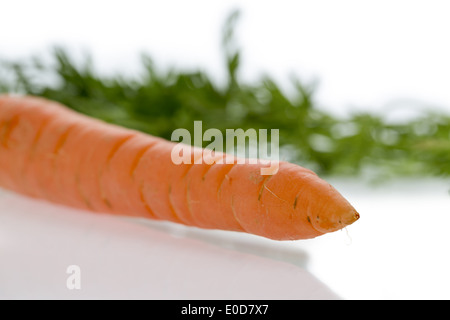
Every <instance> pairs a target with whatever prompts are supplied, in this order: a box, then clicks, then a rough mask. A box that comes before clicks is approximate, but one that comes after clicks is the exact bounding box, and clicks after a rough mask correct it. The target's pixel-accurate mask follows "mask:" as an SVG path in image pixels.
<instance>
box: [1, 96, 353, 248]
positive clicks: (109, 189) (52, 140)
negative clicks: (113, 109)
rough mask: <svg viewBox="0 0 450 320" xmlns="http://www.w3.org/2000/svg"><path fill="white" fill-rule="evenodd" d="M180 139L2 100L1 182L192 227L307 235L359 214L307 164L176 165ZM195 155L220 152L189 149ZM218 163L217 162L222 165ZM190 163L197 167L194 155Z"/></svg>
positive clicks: (79, 204)
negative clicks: (272, 169)
mask: <svg viewBox="0 0 450 320" xmlns="http://www.w3.org/2000/svg"><path fill="white" fill-rule="evenodd" d="M174 145H175V143H173V142H170V141H167V140H164V139H162V138H158V137H154V136H150V135H148V134H144V133H142V132H138V131H134V130H130V129H126V128H123V127H119V126H116V125H112V124H107V123H105V122H102V121H100V120H98V119H94V118H90V117H87V116H84V115H81V114H79V113H76V112H75V111H73V110H70V109H69V108H67V107H65V106H63V105H61V104H59V103H56V102H53V101H49V100H46V99H43V98H38V97H31V96H25V97H19V96H9V95H3V96H0V187H3V188H6V189H9V190H12V191H15V192H18V193H21V194H24V195H27V196H30V197H35V198H39V199H44V200H48V201H51V202H54V203H59V204H63V205H67V206H72V207H76V208H81V209H85V210H90V211H94V212H104V213H110V214H117V215H125V216H137V217H144V218H149V219H159V220H167V221H171V222H175V223H180V224H184V225H188V226H195V227H199V228H207V229H221V230H230V231H240V232H247V233H251V234H255V235H259V236H263V237H266V238H270V239H274V240H297V239H308V238H314V237H316V236H319V235H322V234H325V233H328V232H333V231H336V230H339V229H342V228H344V227H346V226H347V225H350V224H352V223H353V222H355V221H356V220H357V219H358V218H359V214H358V213H357V212H356V210H355V209H354V208H353V207H352V206H351V204H350V203H349V202H348V201H347V200H346V199H345V198H344V197H343V196H342V195H341V194H340V193H339V192H338V191H336V190H335V189H334V188H333V187H332V186H331V185H330V184H328V183H327V182H326V181H324V180H322V179H321V178H319V177H318V176H317V175H316V174H315V173H314V172H312V171H310V170H308V169H305V168H303V167H301V166H298V165H295V164H291V163H287V162H280V163H279V169H278V172H277V173H276V174H275V175H272V176H263V175H261V174H260V169H261V168H262V167H264V165H263V164H261V163H258V164H248V163H247V164H237V163H236V162H234V163H229V162H228V161H226V162H224V161H220V159H222V160H223V158H224V157H229V156H228V155H226V154H220V153H216V154H215V155H214V157H215V161H214V162H213V163H212V164H207V163H211V162H209V161H208V162H207V163H205V162H204V163H202V164H179V165H177V164H174V163H173V162H172V161H171V151H172V148H173V147H174ZM186 148H187V149H189V150H193V152H192V153H191V156H192V157H193V159H196V158H197V157H201V156H205V157H213V155H211V153H210V152H208V153H205V152H204V151H205V150H204V149H200V148H191V147H190V146H186ZM217 160H219V161H217ZM191 163H194V161H192V162H191Z"/></svg>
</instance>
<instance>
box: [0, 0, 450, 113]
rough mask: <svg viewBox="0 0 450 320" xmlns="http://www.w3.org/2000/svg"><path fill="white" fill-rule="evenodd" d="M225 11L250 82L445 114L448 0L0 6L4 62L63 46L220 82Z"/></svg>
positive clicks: (130, 65) (384, 109) (121, 65)
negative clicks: (237, 15)
mask: <svg viewBox="0 0 450 320" xmlns="http://www.w3.org/2000/svg"><path fill="white" fill-rule="evenodd" d="M233 8H240V9H241V10H242V19H241V21H240V22H239V24H238V29H237V33H238V40H239V45H240V46H241V47H242V48H243V56H242V64H243V68H242V70H241V75H242V76H243V77H244V78H246V79H254V78H256V77H259V76H260V75H261V74H263V73H269V74H271V75H273V76H275V78H276V79H278V80H280V81H282V82H283V84H286V83H288V82H289V80H288V78H289V75H290V74H295V75H297V76H299V77H301V78H302V79H305V80H308V81H309V80H312V79H315V78H317V79H318V80H319V89H318V92H317V93H318V95H317V96H315V98H316V99H317V100H318V102H319V104H320V105H323V106H324V107H325V108H327V109H330V110H333V111H335V112H337V113H339V114H342V113H344V114H346V112H347V111H349V110H353V109H363V110H367V109H369V110H372V111H375V110H376V111H379V112H381V113H382V114H383V115H385V114H386V113H389V115H391V113H392V105H391V104H390V103H391V102H392V101H398V100H405V99H406V100H407V101H408V102H407V103H404V104H403V105H402V106H403V108H402V109H401V110H399V111H396V117H404V116H406V115H407V114H409V115H411V113H412V114H414V113H415V111H414V109H415V108H416V107H415V106H416V104H415V102H414V101H418V102H419V103H425V106H426V107H427V108H428V107H439V108H441V109H446V110H447V111H448V110H450V90H448V83H450V59H448V57H449V56H450V41H448V39H449V30H450V19H448V13H449V12H450V2H449V1H446V0H433V1H426V0H396V1H390V0H378V1H370V2H367V1H359V0H341V1H334V0H316V1H304V0H300V1H286V0H281V1H254V0H215V1H209V0H191V1H183V0H166V1H148V0H126V1H125V0H115V1H107V0H96V1H89V0H77V1H74V0H66V1H64V2H62V1H57V0H41V1H33V0H15V1H4V2H3V3H2V12H4V13H5V14H3V15H2V18H1V19H0V30H4V32H1V33H0V44H1V47H0V56H7V57H25V56H29V55H30V54H36V53H43V52H47V49H48V48H49V47H50V46H51V45H54V44H64V45H67V46H69V47H70V48H71V49H73V52H74V53H80V52H85V51H89V52H93V54H94V59H95V62H96V65H97V66H99V68H100V69H101V71H102V72H106V73H115V72H121V73H132V74H133V73H134V72H135V71H136V70H137V68H138V65H139V64H138V61H139V53H140V52H142V51H145V52H148V53H150V54H151V56H152V57H154V58H155V62H156V63H157V65H158V66H159V67H161V68H166V67H168V66H171V65H176V66H179V67H187V68H202V69H206V70H207V71H209V72H210V73H211V74H212V75H213V77H214V78H217V79H219V80H223V77H224V75H225V68H224V65H223V59H222V54H221V52H220V37H221V29H222V25H223V22H224V20H225V18H226V16H227V15H228V14H229V13H230V12H231V10H232V9H233ZM286 87H287V85H286ZM411 101H412V102H411ZM411 109H412V110H411Z"/></svg>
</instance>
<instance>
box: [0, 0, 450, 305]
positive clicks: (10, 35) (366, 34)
mask: <svg viewBox="0 0 450 320" xmlns="http://www.w3.org/2000/svg"><path fill="white" fill-rule="evenodd" d="M234 8H241V9H242V19H241V20H240V22H239V23H238V40H239V43H240V45H241V47H242V48H243V59H242V64H243V66H242V73H241V76H242V78H243V79H245V80H248V81H252V80H255V79H258V78H259V77H260V76H261V75H262V74H265V73H268V74H270V75H272V76H274V77H275V78H276V79H278V80H279V81H280V82H281V83H283V85H284V86H285V88H286V90H289V85H288V83H289V81H288V78H289V76H290V75H291V74H294V75H297V76H298V77H300V78H301V79H304V80H305V81H306V82H309V81H315V80H316V79H317V80H318V91H317V95H316V100H317V102H318V104H319V105H320V106H321V107H322V108H326V109H328V110H332V111H333V112H336V113H337V114H339V115H346V114H348V112H351V111H353V110H355V109H359V110H369V111H371V112H377V113H380V114H383V115H385V116H390V115H391V113H392V112H393V109H392V105H400V106H401V107H402V108H401V110H400V111H398V110H394V111H395V112H397V113H398V114H397V115H396V116H397V119H401V118H402V117H406V116H409V115H412V114H415V112H416V111H417V108H419V109H421V108H426V109H440V110H446V111H449V110H450V90H449V84H450V59H449V58H448V57H450V41H448V39H449V38H450V37H449V33H450V19H448V17H449V15H450V4H449V3H448V1H437V0H433V1H399V0H395V1H384V0H382V1H356V0H355V1H349V0H344V1H324V0H319V1H249V0H244V1H206V0H205V1H200V0H194V1H175V0H169V1H158V2H157V1H136V0H128V1H100V0H97V1H85V0H82V1H80V0H78V1H49V0H45V1H24V0H18V1H17V0H16V1H4V2H2V4H1V17H2V18H1V19H0V30H1V32H0V56H1V57H8V58H20V57H27V56H29V55H32V54H36V53H37V54H46V53H47V52H48V49H49V48H50V46H52V45H54V44H65V45H67V46H68V47H69V48H71V49H72V50H73V52H75V53H77V52H78V54H79V53H81V52H83V50H84V51H89V52H91V53H93V54H94V60H95V62H96V65H97V66H98V68H99V70H100V71H101V72H104V73H117V72H121V73H122V72H125V73H130V74H136V73H137V72H138V70H139V53H140V52H147V53H149V54H150V55H151V56H153V57H154V59H155V62H156V63H157V64H158V65H160V66H161V68H166V67H169V66H178V67H180V68H190V69H196V68H202V69H204V70H206V71H207V72H209V73H210V74H211V75H212V76H213V77H215V78H216V79H217V81H219V82H220V81H221V80H223V77H224V75H225V73H224V66H223V59H222V56H221V52H220V35H221V27H222V25H223V22H224V20H225V18H226V16H227V15H228V14H229V13H230V12H231V10H232V9H234ZM405 101H406V102H405ZM332 182H333V184H334V185H335V186H336V187H337V189H338V190H340V191H341V192H342V193H343V194H344V195H345V196H346V197H347V198H348V199H349V200H350V202H351V203H352V204H354V205H355V207H356V208H357V210H358V211H359V212H360V214H361V219H360V220H359V221H358V222H357V223H355V224H354V225H352V226H351V227H349V228H348V230H347V231H348V235H347V233H346V232H345V231H342V232H337V233H333V234H330V235H326V236H323V237H320V238H317V239H313V240H308V241H299V242H293V243H291V242H289V243H278V242H272V241H266V240H264V239H260V238H254V237H247V236H245V235H234V234H233V235H230V234H222V233H220V232H219V233H216V232H213V233H211V232H206V233H202V232H199V233H197V232H194V231H191V230H190V229H187V230H185V229H183V228H182V229H176V230H177V232H181V235H180V234H179V235H178V237H181V239H185V238H186V241H184V242H182V243H184V244H185V243H187V246H188V248H190V250H191V251H190V252H192V254H193V256H194V257H197V258H199V259H200V258H201V259H203V260H201V261H203V262H205V261H206V262H208V261H210V262H211V261H212V262H211V263H212V265H213V266H215V268H216V269H213V271H211V272H212V274H214V272H219V271H220V272H222V274H223V275H224V276H225V279H227V276H230V277H231V276H232V275H231V274H227V273H226V270H224V268H223V267H221V259H223V256H222V258H221V256H220V254H221V253H222V251H220V250H222V249H220V250H219V249H217V248H216V249H214V248H215V247H212V248H209V247H208V248H209V249H205V250H204V249H203V247H202V246H203V245H200V247H199V246H198V245H197V244H193V243H192V242H190V240H189V241H188V240H187V239H189V238H192V237H194V238H197V240H198V241H200V242H201V243H204V242H206V243H213V244H214V245H219V247H228V249H227V250H231V251H236V252H239V251H245V254H249V255H250V256H253V255H256V256H258V255H263V256H264V257H265V259H268V260H267V261H266V263H267V269H266V270H265V272H267V273H266V276H269V275H271V276H274V277H276V275H277V274H278V275H279V274H281V273H283V272H285V270H287V269H289V268H288V267H287V266H286V265H285V264H282V265H279V264H277V263H276V262H287V263H288V264H289V265H293V266H296V267H298V268H300V269H299V270H303V271H305V270H306V273H305V272H303V271H301V272H300V274H301V275H300V276H299V277H298V278H296V279H297V280H299V281H300V280H301V279H303V280H304V281H306V283H307V284H308V285H307V286H306V288H311V287H312V288H316V289H317V290H318V291H317V292H319V296H320V295H321V296H322V297H327V298H329V297H333V295H332V294H330V293H329V292H328V291H327V289H326V288H325V289H324V288H323V287H322V286H321V285H320V284H318V283H317V282H315V280H314V279H313V280H311V277H310V276H312V277H317V278H318V279H319V280H320V281H322V282H323V284H324V286H325V287H329V288H330V289H331V290H332V291H333V292H334V293H336V294H337V295H338V296H340V297H342V298H350V299H352V298H354V299H366V298H375V299H382V298H388V299H397V298H398V299H403V298H407V299H408V298H412V299H417V298H419V299H421V298H431V299H434V298H438V299H439V298H444V299H449V298H450V295H449V292H450V291H449V290H448V289H449V287H450V276H449V273H448V270H450V260H449V255H448V248H447V247H448V243H449V242H450V235H449V233H448V230H447V229H448V228H447V226H448V225H449V224H450V220H449V219H450V197H449V194H448V190H449V182H448V181H445V180H420V181H418V180H412V181H396V182H395V183H389V184H383V185H381V186H378V187H376V188H375V187H371V186H368V185H367V184H365V183H364V182H360V181H343V180H337V181H332ZM2 199H3V200H2ZM5 199H6V200H5ZM2 201H3V202H2ZM0 205H2V206H1V208H2V209H1V210H2V211H0V219H1V220H0V221H1V222H2V223H0V236H1V238H0V255H3V257H4V258H5V260H3V259H2V261H8V263H7V264H4V263H3V262H2V263H1V264H0V297H2V295H1V293H2V285H3V288H6V285H8V291H7V293H9V294H6V295H5V296H6V297H11V296H13V297H17V296H19V297H20V296H22V297H27V293H29V292H32V293H34V295H33V294H30V295H28V296H36V295H37V296H39V294H41V296H43V297H54V296H58V294H59V293H60V295H59V296H61V297H69V298H70V297H73V296H70V295H68V293H67V292H66V291H58V290H63V289H64V287H57V286H58V285H61V283H60V281H64V279H65V276H66V275H65V273H64V270H63V271H61V270H60V269H61V268H63V267H64V266H65V265H66V264H67V263H77V262H76V261H75V262H71V261H73V260H77V259H78V261H81V262H83V263H87V264H88V266H87V267H86V268H87V269H88V270H86V268H84V270H85V271H84V272H92V274H96V275H103V276H104V277H105V278H102V277H96V278H93V277H91V278H90V279H91V281H92V283H91V285H92V286H94V284H95V285H97V286H98V287H97V291H95V290H94V293H95V294H97V295H101V294H106V293H107V292H109V293H111V291H108V288H110V285H111V284H110V283H109V282H108V281H109V280H108V279H113V278H114V279H117V275H116V273H115V272H116V271H117V272H119V271H120V272H122V273H121V277H120V279H121V281H120V283H119V284H118V285H117V286H118V287H114V288H115V289H117V288H119V287H120V286H125V287H126V288H127V290H128V291H127V292H130V296H133V294H132V292H134V293H135V294H136V295H139V293H143V292H144V291H145V290H147V291H145V292H147V293H148V288H142V287H135V288H133V286H132V285H133V284H135V283H136V281H135V278H133V277H135V275H134V272H136V269H135V268H133V263H129V260H128V262H127V263H126V264H123V263H125V262H124V261H123V260H120V259H115V258H114V254H119V256H121V255H120V253H122V254H124V253H126V252H128V254H127V258H128V259H131V261H133V260H132V259H136V260H135V262H136V264H139V262H143V263H146V264H145V266H147V264H148V267H149V268H151V259H150V258H142V256H140V254H141V253H146V252H147V251H146V250H147V249H144V248H145V245H142V243H147V242H151V241H150V240H152V239H154V238H155V237H156V238H155V239H159V240H161V239H160V238H159V236H155V237H154V236H153V233H152V232H151V231H147V232H149V233H151V234H150V235H147V234H146V232H144V231H142V232H143V234H142V238H139V239H138V240H136V239H135V238H133V237H131V235H133V234H134V229H133V228H131V227H130V228H131V229H127V228H128V227H126V226H123V228H125V229H126V230H125V231H123V230H124V229H122V226H121V225H120V224H117V225H116V224H114V223H113V225H114V226H115V227H113V228H109V227H105V229H102V230H101V231H99V235H98V236H97V237H95V236H93V235H92V234H94V235H95V234H96V230H97V229H96V226H98V225H101V222H91V221H90V220H89V218H87V220H86V218H85V216H84V215H83V217H84V218H80V219H78V218H77V215H74V216H73V215H71V214H69V213H67V214H68V216H69V218H67V219H69V222H70V223H69V222H67V221H66V220H64V219H63V221H60V220H57V219H56V220H54V219H53V218H52V217H53V216H52V215H55V217H56V216H57V214H58V213H59V212H61V211H60V210H59V209H58V210H57V209H55V208H54V207H52V206H44V207H36V208H39V210H37V209H36V212H35V211H34V209H33V208H34V204H33V203H31V204H30V203H29V202H27V201H25V200H24V199H21V198H20V197H19V198H17V197H14V196H13V195H9V194H7V196H3V197H2V198H0ZM8 208H9V210H8ZM30 214H32V216H30ZM34 214H35V215H34ZM31 217H32V218H31ZM41 218H42V219H41ZM27 221H28V222H27ZM107 225H109V224H107ZM145 227H146V228H148V230H152V228H162V227H161V226H160V225H159V224H156V225H154V224H150V226H148V224H146V226H145ZM24 228H25V229H24ZM27 228H28V229H27ZM36 228H37V229H36ZM162 229H163V230H162V231H163V232H164V234H165V233H166V232H168V233H170V232H173V230H172V229H171V228H170V227H169V228H162ZM24 230H25V231H26V232H25V231H24ZM49 230H51V231H52V232H51V233H49ZM127 230H128V231H127ZM130 230H131V231H130ZM140 230H141V229H140ZM180 230H181V231H180ZM84 234H90V237H87V236H86V237H84V236H83V235H84ZM105 234H106V235H105ZM129 236H130V237H131V239H130V238H129ZM111 237H112V238H113V239H114V241H113V242H112V243H113V244H114V245H115V246H113V247H110V248H109V250H110V251H107V253H105V255H104V256H101V257H104V258H105V259H106V260H102V259H100V258H98V256H97V255H96V253H97V252H99V251H101V250H102V248H103V247H104V246H105V244H104V243H105V241H106V242H108V241H111V240H105V239H111ZM163 238H164V236H163ZM127 239H130V240H128V241H127ZM197 240H196V241H197ZM142 241H143V242H142ZM146 241H147V242H146ZM161 241H162V243H164V244H165V245H167V243H171V244H172V242H171V240H170V239H169V238H164V239H163V240H161ZM136 242H137V243H140V244H139V245H137V247H136ZM51 243H53V244H54V245H53V246H51V250H50V249H49V247H48V246H49V244H51ZM89 248H91V250H93V251H89ZM130 248H132V251H131V253H130V251H129V250H130ZM152 248H157V247H155V245H154V244H152ZM171 248H172V251H169V252H170V255H171V257H175V258H172V259H175V260H176V263H178V264H180V263H181V262H180V260H177V258H176V257H177V254H178V253H177V252H178V251H177V250H181V249H182V250H185V247H184V246H183V247H182V248H181V249H180V248H178V247H177V245H174V246H173V247H171ZM177 248H178V249H177ZM140 250H142V251H140ZM152 250H153V249H152ZM154 250H156V251H154V252H153V254H156V255H158V254H160V255H163V256H164V252H159V251H158V250H157V249H154ZM217 250H219V251H217ZM155 252H156V253H155ZM184 257H185V256H184ZM225 257H229V256H228V255H225ZM246 257H247V258H244V257H242V256H239V257H238V258H236V259H237V260H238V261H247V263H248V264H246V266H250V267H249V268H251V266H252V263H255V264H259V265H260V263H259V262H254V261H253V260H252V259H253V258H248V256H246ZM0 259H1V257H0ZM186 259H187V260H185V261H190V262H189V263H191V265H190V266H191V267H192V268H194V267H198V265H196V264H195V261H194V262H193V261H192V259H188V258H186ZM211 259H212V260H211ZM236 259H235V260H233V259H231V260H226V261H228V263H230V264H233V261H234V262H236V261H237V260H236ZM247 259H249V260H247ZM280 260H281V261H280ZM105 261H106V262H105ZM158 261H159V264H158V265H157V268H159V269H158V270H159V272H163V273H164V262H161V260H158ZM162 261H164V260H162ZM113 262H114V263H113ZM121 263H122V264H121ZM106 264H107V265H108V266H109V267H110V268H112V269H107V270H110V271H109V273H108V272H107V271H104V270H105V269H104V268H105V265H106ZM235 266H236V265H235ZM58 268H59V269H58ZM136 268H137V267H136ZM286 268H287V269H286ZM55 270H58V272H62V273H61V274H58V276H56V275H55V273H54V272H56V271H55ZM89 270H90V271H89ZM145 270H146V269H145V268H143V267H140V268H138V274H139V275H140V276H142V277H144V278H145V277H146V274H145ZM214 270H215V271H214ZM230 270H235V271H233V272H236V269H230ZM250 270H251V269H250ZM289 270H291V271H292V269H289ZM105 272H106V273H105ZM230 272H231V271H230ZM246 272H247V271H246ZM250 273H251V272H250ZM250 273H245V272H244V273H243V274H245V275H248V274H250ZM294 273H295V272H294ZM309 273H310V274H309ZM296 274H297V273H296ZM108 275H109V276H110V277H108ZM150 275H151V273H150V271H149V274H148V275H147V276H149V277H150ZM297 276H298V274H297ZM55 277H57V278H55ZM58 277H59V278H58ZM200 278H201V277H200ZM88 279H89V278H88ZM95 279H97V280H95ZM148 279H150V280H151V279H153V280H155V279H156V278H151V277H150V278H148ZM173 279H174V281H181V280H180V278H177V277H174V278H173ZM181 279H183V278H181ZM127 280H128V281H127ZM150 280H149V281H150ZM156 280H157V279H156ZM156 280H155V281H156ZM158 283H159V284H160V285H163V283H162V282H158ZM176 283H178V282H176ZM283 283H286V285H287V286H289V281H286V282H283ZM293 283H295V284H297V282H293ZM221 284H222V285H225V286H226V282H222V283H221ZM165 285H167V283H166V284H165ZM272 285H274V283H273V282H272ZM127 286H128V287H127ZM186 286H188V284H186V283H185V284H184V287H183V286H181V287H179V288H180V290H181V291H180V292H179V294H180V295H181V293H182V290H183V288H184V289H186V288H187V287H186ZM57 288H59V289H57ZM61 288H63V289H61ZM170 288H172V289H170ZM170 288H169V289H167V287H166V291H165V292H166V293H167V294H168V296H170V293H172V296H173V295H174V294H175V295H176V289H174V288H177V286H173V287H170ZM144 289H145V290H144ZM222 289H223V290H225V289H226V290H232V288H231V287H227V288H224V287H223V288H222ZM291 289H292V288H289V290H287V291H285V292H288V294H287V295H286V296H285V295H282V294H280V295H279V297H287V296H288V297H291V298H298V297H308V292H307V291H305V288H301V287H299V289H298V291H297V292H296V291H295V290H291ZM5 290H6V289H4V291H3V293H4V294H5V292H6V291H5ZM52 290H53V291H52ZM64 290H65V289H64ZM170 290H175V291H170ZM209 290H211V288H209ZM220 290H221V289H220V286H219V287H217V291H216V292H215V293H216V296H220V294H221V293H222V294H223V292H221V291H220ZM49 292H50V293H49ZM61 292H62V293H61ZM83 292H84V293H85V297H86V296H87V297H93V296H92V295H89V294H92V291H86V290H85V291H82V293H83ZM208 292H209V293H211V294H212V296H214V292H212V291H208ZM227 292H228V293H229V292H231V291H227ZM253 292H256V291H253ZM273 292H282V290H281V291H273ZM197 293H198V295H197V296H196V297H201V296H202V292H200V291H197ZM204 293H205V292H203V294H204ZM246 293H247V294H249V295H251V293H252V292H251V291H250V292H246ZM95 294H94V296H95ZM289 294H290V295H289ZM125 296H126V295H125ZM222 296H226V295H225V294H223V295H222ZM247 297H248V296H247ZM255 297H257V296H256V295H255ZM309 297H311V296H309Z"/></svg>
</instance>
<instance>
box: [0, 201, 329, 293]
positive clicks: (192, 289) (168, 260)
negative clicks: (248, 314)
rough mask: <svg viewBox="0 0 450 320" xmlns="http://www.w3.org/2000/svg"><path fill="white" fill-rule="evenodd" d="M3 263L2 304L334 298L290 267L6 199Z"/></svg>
mask: <svg viewBox="0 0 450 320" xmlns="http://www.w3.org/2000/svg"><path fill="white" fill-rule="evenodd" d="M159 225H160V226H165V225H166V224H163V223H161V224H159ZM299 252H300V253H301V250H300V249H299ZM0 261H1V263H0V298H2V299H337V298H338V297H337V295H335V294H334V293H333V292H332V291H330V289H328V288H327V287H326V286H325V285H324V284H322V283H321V282H319V281H318V280H317V279H316V278H315V277H314V276H312V275H311V274H310V273H309V272H307V271H305V270H304V269H303V268H301V267H298V266H295V265H293V264H289V263H285V262H280V261H276V260H273V259H268V258H263V257H258V256H257V255H253V254H245V253H240V252H237V251H235V250H230V249H224V248H221V247H218V246H215V245H211V244H207V243H206V242H204V241H199V240H194V239H189V238H184V237H180V235H178V236H175V235H173V234H170V233H168V232H165V231H158V230H155V229H153V228H150V227H148V226H143V225H140V224H138V223H135V222H130V221H127V220H124V219H120V218H117V217H113V216H106V215H94V214H91V213H85V212H81V211H75V210H71V209H68V208H63V207H60V206H53V205H50V204H47V203H42V202H38V201H35V200H30V199H26V198H23V197H21V196H17V195H14V194H11V193H3V192H2V193H1V197H0ZM72 265H76V266H78V267H79V268H80V271H81V274H80V278H79V280H80V285H81V287H80V289H79V290H76V289H75V290H69V289H68V287H67V285H66V283H67V280H68V278H69V277H72V274H67V273H66V271H67V268H68V267H69V266H72Z"/></svg>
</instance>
